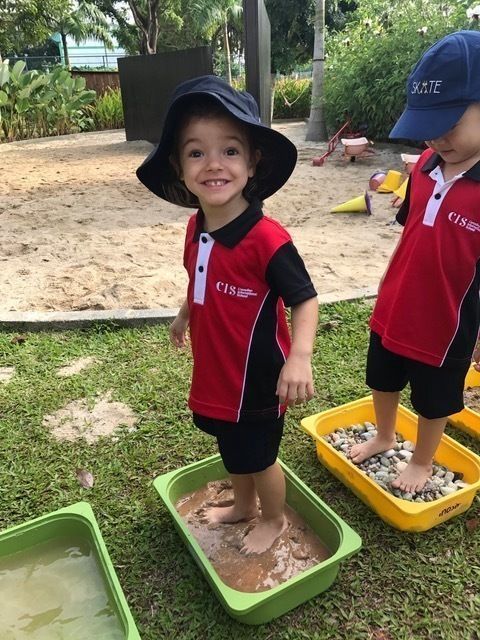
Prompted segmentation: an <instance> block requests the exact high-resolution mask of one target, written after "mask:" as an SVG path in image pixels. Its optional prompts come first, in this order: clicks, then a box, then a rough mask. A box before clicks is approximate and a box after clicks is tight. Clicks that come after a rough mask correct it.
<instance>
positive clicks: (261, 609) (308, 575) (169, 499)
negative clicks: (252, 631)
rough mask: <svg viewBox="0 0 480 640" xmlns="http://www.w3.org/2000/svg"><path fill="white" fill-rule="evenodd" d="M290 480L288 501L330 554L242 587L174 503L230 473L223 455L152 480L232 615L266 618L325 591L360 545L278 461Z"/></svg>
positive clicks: (245, 618)
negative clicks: (247, 589)
mask: <svg viewBox="0 0 480 640" xmlns="http://www.w3.org/2000/svg"><path fill="white" fill-rule="evenodd" d="M280 464H281V466H282V468H283V471H284V473H285V477H286V481H287V503H288V504H289V505H290V507H291V508H292V509H294V510H295V511H296V512H297V513H298V514H299V515H300V516H301V517H302V518H303V520H304V521H305V522H306V523H307V524H308V525H309V526H310V527H311V528H312V529H313V531H314V532H315V533H316V534H317V535H318V537H319V538H320V539H321V540H322V542H324V543H325V544H326V546H327V547H328V548H329V550H330V552H331V553H332V555H331V557H330V558H328V559H327V560H325V561H324V562H321V563H320V564H318V565H316V566H315V567H312V568H310V569H308V570H306V571H304V572H303V573H301V574H298V575H297V576H295V577H293V578H290V580H287V581H286V582H284V583H282V584H280V585H278V586H277V587H274V588H272V589H270V590H268V591H262V592H260V593H244V592H241V591H237V590H236V589H232V588H231V587H229V586H227V585H226V584H225V583H224V582H223V581H222V580H221V579H220V578H219V576H218V574H217V572H216V571H215V569H214V568H213V566H212V564H211V563H210V561H209V560H208V558H207V557H206V555H205V554H204V552H203V551H202V549H201V548H200V546H199V544H198V543H197V541H196V540H195V538H194V536H193V535H192V534H191V533H190V531H189V529H188V527H187V526H186V524H185V523H184V521H183V520H182V518H181V517H180V515H179V514H178V512H177V510H176V508H175V504H176V502H177V500H178V499H179V498H180V497H181V496H182V495H184V494H186V493H189V492H191V491H195V490H196V489H199V488H200V487H202V486H204V485H205V484H206V483H207V482H211V481H213V480H221V479H223V478H226V477H227V476H228V474H227V472H226V470H225V467H224V466H223V464H222V460H221V458H220V456H219V455H216V456H212V457H210V458H206V459H205V460H201V461H200V462H195V463H193V464H190V465H188V466H187V467H183V468H182V469H178V470H176V471H172V472H170V473H167V474H165V475H162V476H159V477H158V478H156V479H155V480H154V482H153V485H154V487H155V489H156V490H157V491H158V493H159V494H160V497H161V499H162V500H163V502H164V503H165V505H166V507H167V509H168V510H169V511H170V514H171V516H172V518H173V522H174V524H175V526H176V528H177V529H178V531H179V533H180V535H181V537H182V538H183V540H184V542H185V543H186V545H187V548H188V550H189V551H190V553H191V554H192V556H193V558H194V559H195V561H196V563H197V564H198V566H199V567H200V570H201V571H202V573H203V575H204V576H205V578H206V579H207V581H208V582H209V583H210V586H211V588H212V589H213V591H214V593H215V595H216V596H217V598H218V599H219V600H220V602H221V604H222V605H223V607H224V608H225V610H226V611H227V613H229V615H230V616H232V618H235V619H236V620H238V621H239V622H243V623H245V624H262V623H264V622H268V621H269V620H272V619H273V618H276V617H278V616H280V615H282V614H284V613H286V612H287V611H290V609H293V608H294V607H296V606H297V605H299V604H301V603H303V602H306V601H307V600H309V599H310V598H312V597H313V596H316V595H317V594H319V593H321V592H322V591H325V590H326V589H328V587H330V585H331V584H332V583H333V581H334V580H335V577H336V575H337V573H338V570H339V566H340V562H341V561H342V560H345V559H346V558H348V557H349V556H351V555H353V554H354V553H356V552H357V551H359V549H360V547H361V544H362V543H361V539H360V537H359V536H358V535H357V533H355V531H353V529H351V528H350V527H349V526H348V525H347V524H346V523H345V522H344V521H343V520H342V519H341V518H340V517H339V516H338V515H337V514H336V513H335V512H334V511H332V509H330V507H328V506H327V505H326V504H325V503H324V502H322V500H320V498H319V497H318V496H317V495H316V494H315V493H313V491H311V490H310V489H309V488H308V487H307V486H306V485H305V484H304V483H303V482H302V481H301V480H300V479H299V478H297V476H296V475H295V474H294V473H292V471H290V469H288V467H286V466H285V465H284V464H283V463H282V462H280Z"/></svg>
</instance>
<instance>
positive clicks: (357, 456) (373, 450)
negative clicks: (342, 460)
mask: <svg viewBox="0 0 480 640" xmlns="http://www.w3.org/2000/svg"><path fill="white" fill-rule="evenodd" d="M395 443H396V440H395V436H393V437H392V438H387V439H386V440H385V439H384V438H380V437H379V436H378V435H376V436H375V437H374V438H370V440H367V441H366V442H362V443H361V444H354V445H353V446H352V447H350V452H349V453H350V459H351V461H352V462H353V463H354V464H360V462H363V461H364V460H366V459H367V458H371V457H372V456H375V455H376V454H377V453H382V452H383V451H388V449H391V448H392V447H393V446H395Z"/></svg>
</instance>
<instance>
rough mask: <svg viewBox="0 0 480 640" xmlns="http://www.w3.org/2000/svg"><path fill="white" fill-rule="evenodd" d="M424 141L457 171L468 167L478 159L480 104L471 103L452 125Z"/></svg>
mask: <svg viewBox="0 0 480 640" xmlns="http://www.w3.org/2000/svg"><path fill="white" fill-rule="evenodd" d="M426 142H427V144H428V146H429V147H431V148H432V149H433V150H434V151H436V152H437V153H438V154H439V155H440V156H441V158H442V160H443V161H444V162H445V163H446V164H451V165H455V169H456V170H457V172H458V173H460V172H461V171H466V170H468V169H470V168H471V167H472V166H473V165H474V164H476V163H477V162H478V161H479V160H480V104H479V103H474V104H471V105H470V106H469V107H468V108H467V110H466V111H465V113H464V114H463V116H462V117H461V118H460V120H459V121H458V122H457V124H456V125H455V126H454V127H452V128H451V129H450V130H449V131H447V132H446V133H444V134H443V135H442V136H440V137H438V138H435V139H434V140H427V141H426Z"/></svg>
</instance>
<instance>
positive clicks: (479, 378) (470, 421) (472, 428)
mask: <svg viewBox="0 0 480 640" xmlns="http://www.w3.org/2000/svg"><path fill="white" fill-rule="evenodd" d="M467 387H480V372H479V371H476V370H475V369H474V368H473V367H470V369H469V371H468V373H467V376H466V378H465V389H467ZM448 421H449V423H451V424H452V425H453V426H454V427H457V428H458V429H461V430H462V431H466V433H468V434H469V435H471V436H473V437H474V438H480V413H478V412H477V411H473V409H469V408H468V407H465V409H462V411H459V412H458V413H455V414H454V415H453V416H450V417H449V419H448Z"/></svg>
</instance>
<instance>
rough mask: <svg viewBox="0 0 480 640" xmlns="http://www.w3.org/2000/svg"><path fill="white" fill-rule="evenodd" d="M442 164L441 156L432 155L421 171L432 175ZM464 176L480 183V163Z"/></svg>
mask: <svg viewBox="0 0 480 640" xmlns="http://www.w3.org/2000/svg"><path fill="white" fill-rule="evenodd" d="M441 162H442V158H441V157H440V155H439V154H438V153H432V155H431V156H430V157H429V158H428V160H427V161H426V162H425V164H424V165H423V166H422V169H421V170H422V172H423V173H427V172H428V173H430V171H433V169H435V167H438V165H439V164H440V163H441ZM463 175H464V176H465V178H470V179H471V180H475V182H480V162H477V163H476V164H474V165H473V167H470V169H468V171H465V173H464V174H463Z"/></svg>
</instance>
